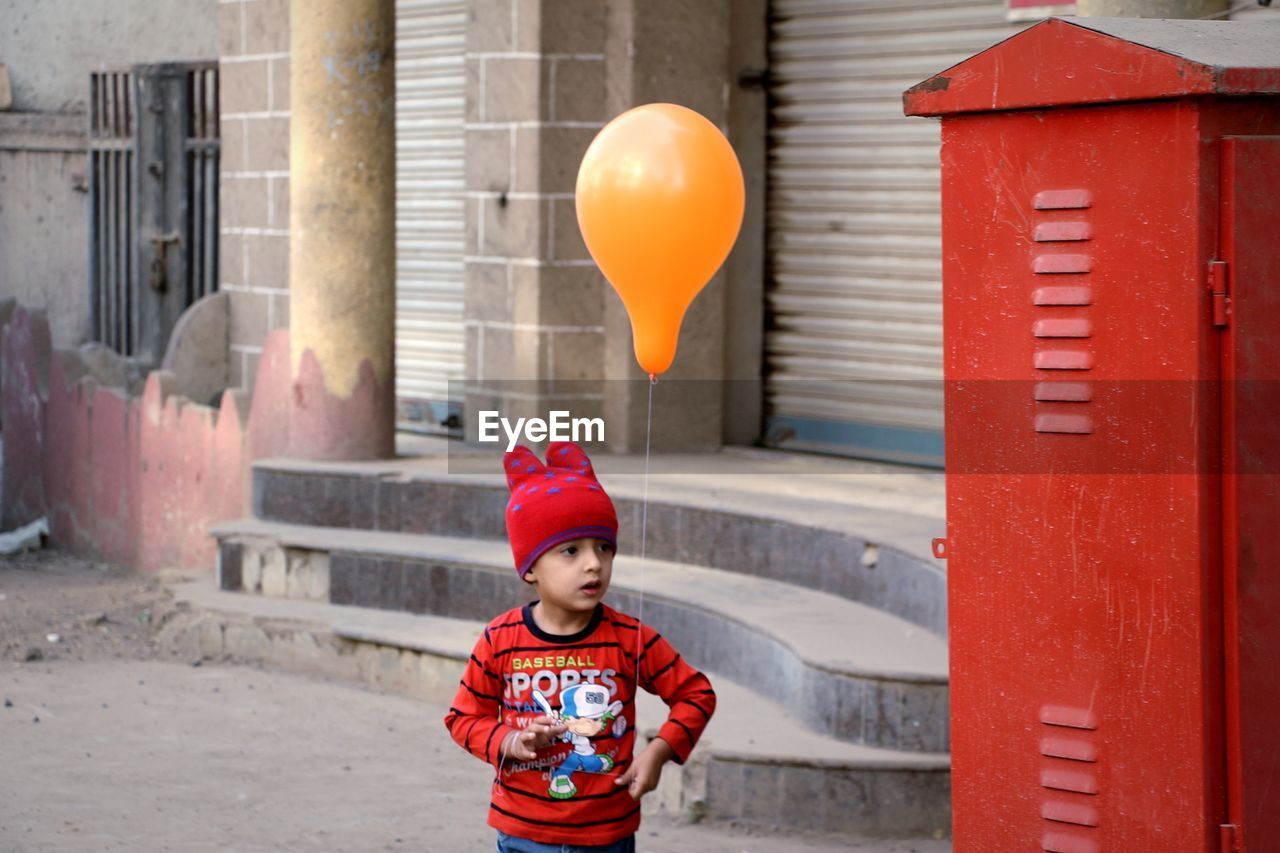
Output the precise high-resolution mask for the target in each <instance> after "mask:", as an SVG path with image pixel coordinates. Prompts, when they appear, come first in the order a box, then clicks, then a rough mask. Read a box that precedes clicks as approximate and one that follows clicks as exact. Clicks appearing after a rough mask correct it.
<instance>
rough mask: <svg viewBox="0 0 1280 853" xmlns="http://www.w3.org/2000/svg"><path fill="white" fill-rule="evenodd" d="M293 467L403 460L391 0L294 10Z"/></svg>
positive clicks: (337, 0)
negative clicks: (398, 435) (398, 416)
mask: <svg viewBox="0 0 1280 853" xmlns="http://www.w3.org/2000/svg"><path fill="white" fill-rule="evenodd" d="M289 25H290V51H291V57H290V71H289V98H290V110H291V117H290V121H289V134H290V136H289V193H290V204H289V228H290V233H291V240H290V254H289V263H290V270H289V282H290V283H289V289H290V306H289V338H290V343H291V347H292V353H291V355H292V371H293V385H292V391H293V394H292V400H291V411H290V419H289V449H290V455H292V456H298V457H303V458H309V459H377V458H387V457H390V456H392V455H393V454H394V450H395V355H394V354H395V68H394V61H393V51H394V45H395V4H394V0H291V3H290V8H289Z"/></svg>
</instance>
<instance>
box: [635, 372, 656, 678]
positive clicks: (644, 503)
mask: <svg viewBox="0 0 1280 853" xmlns="http://www.w3.org/2000/svg"><path fill="white" fill-rule="evenodd" d="M657 384H658V379H657V377H655V376H654V375H653V374H652V373H650V374H649V413H648V415H647V416H646V417H645V424H644V498H643V499H642V500H641V502H640V604H639V607H638V608H637V609H636V622H637V625H636V684H637V686H638V685H639V683H640V653H641V645H642V642H643V640H642V638H641V634H642V633H643V632H644V590H645V571H644V554H645V538H646V535H647V533H648V529H649V438H650V436H652V435H653V386H654V385H657Z"/></svg>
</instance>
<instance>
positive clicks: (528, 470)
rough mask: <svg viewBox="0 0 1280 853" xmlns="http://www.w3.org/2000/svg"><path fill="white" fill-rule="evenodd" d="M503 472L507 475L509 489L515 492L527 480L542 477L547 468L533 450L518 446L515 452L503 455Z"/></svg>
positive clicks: (511, 451)
mask: <svg viewBox="0 0 1280 853" xmlns="http://www.w3.org/2000/svg"><path fill="white" fill-rule="evenodd" d="M502 470H503V471H504V472H506V475H507V488H508V489H510V490H511V491H513V492H514V491H515V490H516V487H518V486H519V485H520V484H521V483H523V482H524V481H525V480H529V479H531V478H534V477H539V476H541V475H542V472H543V471H545V470H546V467H545V466H544V465H543V464H542V462H541V461H540V460H539V459H538V457H537V456H534V455H533V451H532V450H530V449H529V448H527V447H525V446H524V445H523V444H517V445H516V447H515V449H514V450H508V451H507V452H506V453H504V454H503V455H502Z"/></svg>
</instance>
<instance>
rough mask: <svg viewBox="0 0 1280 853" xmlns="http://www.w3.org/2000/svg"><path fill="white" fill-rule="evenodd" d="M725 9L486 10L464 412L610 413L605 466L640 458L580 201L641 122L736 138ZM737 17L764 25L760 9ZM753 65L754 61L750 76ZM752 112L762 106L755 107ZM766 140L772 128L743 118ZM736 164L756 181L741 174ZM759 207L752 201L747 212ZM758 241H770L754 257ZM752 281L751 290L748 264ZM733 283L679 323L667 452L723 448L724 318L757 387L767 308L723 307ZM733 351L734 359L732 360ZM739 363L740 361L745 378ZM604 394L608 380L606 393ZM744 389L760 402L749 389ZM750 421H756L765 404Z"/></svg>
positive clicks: (622, 332) (474, 138) (473, 39)
mask: <svg viewBox="0 0 1280 853" xmlns="http://www.w3.org/2000/svg"><path fill="white" fill-rule="evenodd" d="M736 5H738V4H735V3H734V2H732V0H610V2H608V3H605V2H601V0H476V2H473V3H472V4H471V5H470V7H469V19H468V29H467V42H468V43H467V54H468V57H467V73H468V98H467V110H468V116H467V196H468V207H467V233H468V240H469V246H468V251H467V265H466V276H467V309H466V317H467V377H468V380H469V382H470V384H469V391H468V394H467V404H466V408H467V413H468V417H467V420H468V423H469V425H470V427H474V420H475V417H474V413H475V412H476V411H477V409H479V408H497V409H500V410H502V411H503V413H504V414H506V415H508V416H513V417H520V416H535V415H536V416H542V417H545V415H546V412H547V410H548V409H549V408H552V407H553V406H554V407H555V408H562V409H568V410H569V411H571V412H572V413H573V414H574V416H582V417H595V416H598V415H599V414H601V413H603V414H604V415H605V419H606V423H607V430H606V440H607V443H608V445H609V446H610V448H611V449H612V450H615V451H620V452H635V451H640V450H643V448H644V427H645V415H646V407H647V403H648V399H647V398H648V388H647V385H648V380H647V379H646V378H645V377H644V374H643V373H642V372H641V371H640V369H639V367H637V366H636V364H635V357H634V355H633V352H632V342H631V329H630V323H629V321H628V319H627V316H626V311H625V309H624V308H623V306H622V301H621V300H620V299H619V298H618V297H617V295H616V294H615V293H614V292H613V291H612V289H611V288H610V287H609V285H608V284H607V282H605V281H604V279H603V278H602V277H601V275H600V273H599V271H598V270H597V269H596V268H595V265H594V263H593V262H592V260H591V256H590V254H589V253H588V252H587V249H586V246H585V245H584V243H583V241H582V236H581V233H580V232H579V230H578V226H577V219H576V215H575V208H574V199H573V190H574V184H575V180H576V176H577V169H578V165H579V163H580V162H581V160H582V155H583V153H585V151H586V148H587V145H588V144H589V143H590V142H591V140H592V139H593V138H594V136H595V134H596V132H597V131H598V130H599V129H600V128H601V127H602V126H603V125H604V124H605V122H607V121H608V120H610V119H611V118H613V117H615V116H617V115H618V114H619V113H622V112H624V111H626V110H628V109H630V108H631V107H634V106H637V105H639V104H644V103H650V102H654V101H669V102H674V103H678V104H683V105H685V106H688V107H690V108H692V109H695V110H697V111H699V112H700V113H702V114H703V115H705V116H707V117H708V118H709V119H710V120H711V121H712V122H714V123H716V124H717V125H719V126H720V127H721V128H722V129H726V130H728V129H730V128H731V127H732V126H733V125H734V124H735V122H734V121H733V119H731V116H730V111H731V103H730V102H731V98H732V97H733V95H732V91H733V87H734V85H735V84H736V77H737V71H736V70H735V68H734V64H733V63H734V60H733V58H731V51H730V44H731V40H732V37H731V29H732V26H731V23H732V19H733V18H734V15H735V6H736ZM740 8H742V9H743V10H744V12H746V13H747V14H746V15H745V16H744V17H745V18H751V17H752V16H753V15H754V16H755V17H758V18H759V20H758V21H754V23H752V24H750V25H749V26H747V25H744V26H746V28H748V29H749V28H750V27H752V26H754V27H756V28H757V29H758V30H759V33H758V35H759V45H757V47H758V48H759V49H758V51H757V52H758V53H759V54H760V57H759V60H760V64H761V66H763V28H764V14H763V9H764V3H763V2H761V0H751V2H747V3H744V4H741V6H740ZM744 61H745V60H744ZM753 97H756V98H758V99H759V101H760V103H761V105H762V104H763V93H762V92H758V93H756V94H755V95H754V96H753ZM740 118H741V119H742V122H741V125H742V126H749V127H751V128H753V130H752V132H753V133H757V134H758V135H759V136H760V149H759V152H758V153H759V154H760V155H761V159H762V157H763V141H762V140H763V133H764V130H763V112H762V111H760V110H757V111H755V113H753V112H752V110H751V109H746V110H744V111H743V112H742V114H741V116H740ZM744 165H747V164H745V163H744ZM751 204H752V200H749V201H748V205H749V209H750V205H751ZM758 242H760V243H762V241H758ZM738 269H739V271H740V273H741V274H743V275H748V276H749V275H758V274H759V272H760V268H759V265H758V264H757V263H754V262H752V261H750V260H749V259H748V262H747V263H746V264H745V265H739V267H738ZM724 278H725V274H724V273H722V274H721V275H719V276H717V277H716V279H715V280H713V281H712V282H711V284H709V285H708V287H707V288H706V289H705V290H704V291H703V292H702V294H701V295H699V296H698V298H697V300H695V302H694V304H693V306H692V307H691V309H690V311H689V313H688V315H687V316H686V318H685V322H684V326H683V330H682V333H681V336H680V349H679V353H678V354H677V357H676V363H675V365H674V367H673V368H672V370H670V371H669V372H668V373H666V374H664V376H663V379H662V380H661V382H660V387H659V389H657V392H656V393H655V394H654V400H655V410H654V444H653V447H654V449H655V450H657V451H675V450H706V449H713V448H716V447H719V446H720V444H721V442H722V437H723V434H724V406H725V405H726V395H725V384H724V382H723V377H724V372H725V362H726V334H725V329H726V316H727V314H729V313H733V314H734V315H735V316H738V317H740V318H743V322H744V323H745V324H746V326H747V327H749V328H750V332H749V334H748V336H747V337H746V338H745V339H743V340H742V341H739V342H738V343H739V344H741V345H740V346H738V347H737V348H736V349H735V354H736V355H738V356H739V362H740V360H741V358H742V357H743V356H742V353H746V355H745V358H746V360H748V361H750V360H751V359H752V358H753V356H752V355H751V353H755V355H754V362H753V363H752V364H751V365H750V370H749V371H748V374H749V375H750V376H752V377H754V376H758V369H759V361H758V352H759V325H760V315H759V300H758V293H759V290H758V284H757V289H756V294H757V298H756V299H755V300H754V304H751V303H752V301H753V300H752V297H750V296H745V299H744V300H737V301H734V303H733V304H732V305H730V304H729V302H728V300H727V299H726V293H725V281H724ZM739 351H740V352H739ZM739 362H735V363H739ZM601 380H603V381H601ZM747 390H748V391H750V389H749V388H748V389H747ZM736 407H737V408H738V409H754V414H752V415H749V416H748V417H747V418H745V419H744V423H745V424H747V425H748V428H747V430H746V433H747V434H746V437H745V438H743V439H742V440H750V437H751V435H752V434H753V433H752V429H751V425H752V424H753V422H757V421H758V417H759V411H758V402H755V401H753V400H752V399H750V394H748V396H747V398H746V399H741V400H737V401H736Z"/></svg>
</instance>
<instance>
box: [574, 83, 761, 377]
mask: <svg viewBox="0 0 1280 853" xmlns="http://www.w3.org/2000/svg"><path fill="white" fill-rule="evenodd" d="M745 196H746V190H745V187H744V185H743V181H742V167H741V166H739V165H738V157H737V155H736V154H734V153H733V147H732V146H731V145H730V144H729V140H727V139H725V138H724V134H722V133H721V132H720V131H719V129H718V128H717V127H716V126H715V125H714V124H712V123H711V122H709V121H707V120H706V119H705V118H703V117H702V116H701V115H699V114H698V113H696V112H694V111H693V110H690V109H687V108H685V107H681V106H677V105H675V104H646V105H645V106H642V107H636V108H635V109H632V110H628V111H627V112H625V113H623V114H622V115H620V116H618V117H617V118H615V119H614V120H613V121H611V122H609V123H608V124H607V125H605V126H604V128H603V129H602V130H601V131H600V133H599V134H597V136H596V138H595V140H594V141H593V142H592V143H591V145H590V147H588V148H587V153H586V154H585V155H584V156H583V158H582V165H581V166H580V167H579V168H578V186H577V193H576V202H577V211H578V227H579V228H580V229H582V236H583V239H584V240H586V243H587V249H588V250H590V252H591V257H592V258H594V259H595V262H596V264H597V265H598V266H599V267H600V271H601V272H602V273H604V276H605V278H607V279H608V280H609V283H610V284H612V285H613V288H614V290H616V291H618V295H619V296H621V297H622V302H623V304H624V305H625V306H626V308H627V314H628V315H629V316H630V317H631V334H632V337H633V339H634V346H635V353H636V361H638V362H640V367H641V368H643V369H644V370H645V371H646V372H647V373H649V374H650V375H657V374H659V373H662V372H663V371H665V370H666V369H667V368H668V367H670V366H671V362H672V360H673V359H674V358H675V355H676V342H677V340H678V339H679V336H680V324H681V322H682V321H683V320H684V314H685V311H686V310H687V309H688V308H689V304H690V303H691V302H693V298H694V297H695V296H697V295H698V292H699V291H700V290H702V288H703V287H705V286H706V284H707V282H708V281H710V280H711V277H712V276H713V275H715V272H716V270H718V269H719V268H720V265H721V264H722V263H724V259H725V258H726V257H727V256H728V254H729V250H730V249H731V248H732V247H733V243H734V241H735V240H736V239H737V237H738V229H739V227H740V226H741V225H742V208H743V203H744V200H745Z"/></svg>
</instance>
